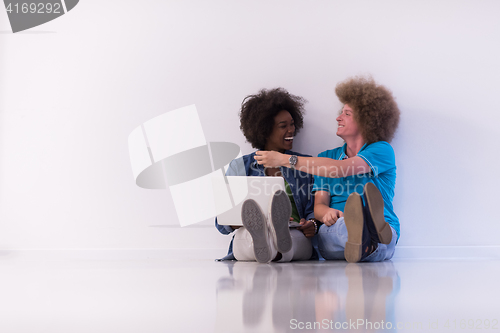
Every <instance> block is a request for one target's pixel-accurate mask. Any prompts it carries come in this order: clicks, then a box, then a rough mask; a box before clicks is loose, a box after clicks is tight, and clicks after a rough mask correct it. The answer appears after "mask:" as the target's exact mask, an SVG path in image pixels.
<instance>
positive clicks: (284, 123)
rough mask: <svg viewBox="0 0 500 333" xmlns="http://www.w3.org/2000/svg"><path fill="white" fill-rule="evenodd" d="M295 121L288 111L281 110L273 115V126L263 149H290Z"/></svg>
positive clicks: (280, 150)
mask: <svg viewBox="0 0 500 333" xmlns="http://www.w3.org/2000/svg"><path fill="white" fill-rule="evenodd" d="M294 134H295V122H294V121H293V118H292V116H291V115H290V112H288V111H286V110H283V111H280V112H279V113H278V114H277V115H276V117H274V127H273V131H272V132H271V135H269V137H268V138H267V142H266V147H265V150H275V151H279V152H283V151H285V150H290V149H292V145H293V136H294Z"/></svg>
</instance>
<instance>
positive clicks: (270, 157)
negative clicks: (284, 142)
mask: <svg viewBox="0 0 500 333" xmlns="http://www.w3.org/2000/svg"><path fill="white" fill-rule="evenodd" d="M254 159H255V160H256V161H257V163H258V164H261V165H263V166H265V167H266V168H275V167H279V166H285V165H286V164H287V163H288V158H287V155H285V154H282V153H280V152H277V151H265V150H259V151H257V152H256V153H255V156H254ZM283 161H285V162H283Z"/></svg>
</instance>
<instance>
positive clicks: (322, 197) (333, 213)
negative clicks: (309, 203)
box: [314, 191, 344, 226]
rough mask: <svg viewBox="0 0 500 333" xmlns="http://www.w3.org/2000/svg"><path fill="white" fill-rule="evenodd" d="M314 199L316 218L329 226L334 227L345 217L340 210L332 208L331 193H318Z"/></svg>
mask: <svg viewBox="0 0 500 333" xmlns="http://www.w3.org/2000/svg"><path fill="white" fill-rule="evenodd" d="M314 197H315V198H314V216H315V217H316V218H317V219H318V220H320V221H321V222H323V223H324V224H326V225H327V226H332V225H333V224H335V222H337V220H338V219H339V218H340V217H342V216H344V213H342V212H341V211H340V210H338V209H334V208H330V192H327V191H317V192H316V194H315V195H314Z"/></svg>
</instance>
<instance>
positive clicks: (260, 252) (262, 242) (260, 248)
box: [241, 199, 272, 264]
mask: <svg viewBox="0 0 500 333" xmlns="http://www.w3.org/2000/svg"><path fill="white" fill-rule="evenodd" d="M241 220H242V221H243V226H244V227H245V228H246V229H247V230H248V232H249V233H250V235H251V236H252V240H253V252H254V254H255V259H256V260H257V261H258V262H260V263H264V264H265V263H268V262H270V261H271V259H272V258H271V249H270V247H269V243H268V230H267V223H266V217H265V216H264V214H263V213H262V210H261V209H260V207H259V204H258V203H257V202H256V201H255V200H253V199H248V200H245V202H244V203H243V206H242V207H241Z"/></svg>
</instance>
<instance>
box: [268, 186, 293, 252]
mask: <svg viewBox="0 0 500 333" xmlns="http://www.w3.org/2000/svg"><path fill="white" fill-rule="evenodd" d="M291 215H292V204H291V203H290V199H289V198H288V195H287V194H286V192H285V191H282V190H278V191H276V192H275V193H274V195H273V197H272V198H271V204H270V205H269V216H270V220H271V223H270V229H271V234H272V236H273V241H274V242H275V243H274V245H275V247H276V250H278V252H281V253H282V254H283V253H285V252H288V251H290V250H291V249H292V237H291V236H290V229H289V228H288V222H289V221H290V216H291Z"/></svg>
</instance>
